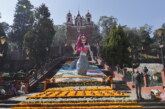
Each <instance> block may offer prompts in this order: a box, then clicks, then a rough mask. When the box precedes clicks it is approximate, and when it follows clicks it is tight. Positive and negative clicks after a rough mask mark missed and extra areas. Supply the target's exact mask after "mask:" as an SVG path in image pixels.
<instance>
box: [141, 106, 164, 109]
mask: <svg viewBox="0 0 165 109" xmlns="http://www.w3.org/2000/svg"><path fill="white" fill-rule="evenodd" d="M143 109H165V106H144V107H143Z"/></svg>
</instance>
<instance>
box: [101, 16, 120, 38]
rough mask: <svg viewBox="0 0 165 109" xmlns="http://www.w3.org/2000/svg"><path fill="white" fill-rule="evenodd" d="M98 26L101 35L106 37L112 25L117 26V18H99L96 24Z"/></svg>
mask: <svg viewBox="0 0 165 109" xmlns="http://www.w3.org/2000/svg"><path fill="white" fill-rule="evenodd" d="M98 24H99V26H100V27H101V30H102V31H101V35H102V36H103V37H106V36H108V35H109V32H110V30H111V27H112V25H114V24H115V25H116V24H117V18H115V17H113V16H110V17H107V16H101V17H100V19H99V22H98Z"/></svg>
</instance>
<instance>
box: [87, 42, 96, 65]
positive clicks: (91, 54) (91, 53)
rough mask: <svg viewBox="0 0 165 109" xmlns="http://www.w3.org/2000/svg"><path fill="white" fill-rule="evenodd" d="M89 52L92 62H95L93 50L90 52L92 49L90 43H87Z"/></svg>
mask: <svg viewBox="0 0 165 109" xmlns="http://www.w3.org/2000/svg"><path fill="white" fill-rule="evenodd" d="M88 45H89V44H88ZM89 53H90V56H91V59H92V62H94V63H95V60H94V58H93V52H92V50H91V47H90V45H89Z"/></svg>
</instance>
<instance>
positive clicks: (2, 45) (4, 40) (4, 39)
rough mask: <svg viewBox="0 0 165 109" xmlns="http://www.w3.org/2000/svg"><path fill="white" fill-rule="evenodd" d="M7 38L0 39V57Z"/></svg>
mask: <svg viewBox="0 0 165 109" xmlns="http://www.w3.org/2000/svg"><path fill="white" fill-rule="evenodd" d="M6 41H7V38H6V37H5V36H2V37H0V44H1V51H0V57H3V56H4V52H5V50H4V44H5V43H6Z"/></svg>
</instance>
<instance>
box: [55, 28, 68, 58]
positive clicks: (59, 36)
mask: <svg viewBox="0 0 165 109" xmlns="http://www.w3.org/2000/svg"><path fill="white" fill-rule="evenodd" d="M54 28H55V31H56V34H55V35H54V37H53V42H52V46H56V47H58V48H59V54H60V55H61V54H62V46H64V45H65V43H66V38H67V37H66V27H65V25H58V26H55V27H54Z"/></svg>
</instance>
